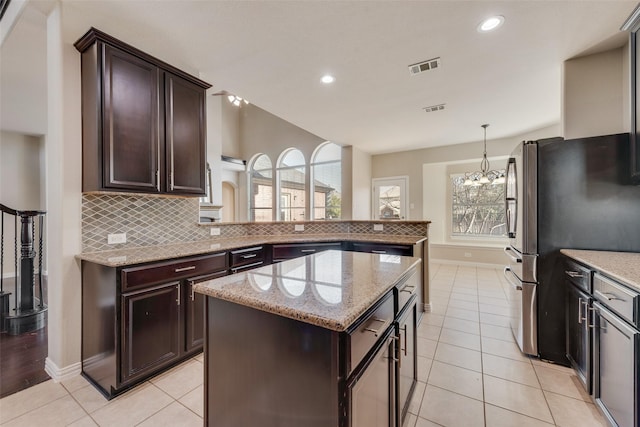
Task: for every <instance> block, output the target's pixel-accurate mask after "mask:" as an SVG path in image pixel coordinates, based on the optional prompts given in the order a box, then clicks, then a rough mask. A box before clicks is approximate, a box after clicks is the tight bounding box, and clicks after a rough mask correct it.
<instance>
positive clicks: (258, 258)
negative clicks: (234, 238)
mask: <svg viewBox="0 0 640 427" xmlns="http://www.w3.org/2000/svg"><path fill="white" fill-rule="evenodd" d="M257 262H264V246H254V247H251V248H245V249H238V250H236V251H231V268H232V269H233V268H236V267H240V266H242V265H247V264H255V263H257Z"/></svg>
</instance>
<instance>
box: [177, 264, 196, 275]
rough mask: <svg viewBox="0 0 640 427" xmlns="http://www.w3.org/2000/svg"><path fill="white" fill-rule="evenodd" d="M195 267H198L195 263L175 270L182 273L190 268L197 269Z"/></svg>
mask: <svg viewBox="0 0 640 427" xmlns="http://www.w3.org/2000/svg"><path fill="white" fill-rule="evenodd" d="M195 269H196V266H195V265H190V266H189V267H182V268H176V269H175V272H176V273H181V272H183V271H189V270H195Z"/></svg>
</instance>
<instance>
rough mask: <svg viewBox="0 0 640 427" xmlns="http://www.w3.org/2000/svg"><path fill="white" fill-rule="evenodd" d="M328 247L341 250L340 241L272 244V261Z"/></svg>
mask: <svg viewBox="0 0 640 427" xmlns="http://www.w3.org/2000/svg"><path fill="white" fill-rule="evenodd" d="M329 249H335V250H341V249H342V243H296V244H291V245H273V247H272V250H273V261H274V262H276V261H282V260H285V259H291V258H297V257H301V256H305V255H311V254H313V253H316V252H322V251H326V250H329Z"/></svg>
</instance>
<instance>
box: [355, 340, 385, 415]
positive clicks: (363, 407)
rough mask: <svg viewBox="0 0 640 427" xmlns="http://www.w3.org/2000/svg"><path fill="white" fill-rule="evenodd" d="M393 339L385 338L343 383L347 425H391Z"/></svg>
mask: <svg viewBox="0 0 640 427" xmlns="http://www.w3.org/2000/svg"><path fill="white" fill-rule="evenodd" d="M394 351H395V348H394V344H393V339H391V338H387V339H385V340H384V342H383V345H382V346H381V347H380V348H379V349H378V351H377V352H376V353H375V354H374V355H373V357H372V358H371V360H370V361H369V363H368V364H367V366H366V367H365V368H364V370H363V371H362V372H361V373H358V374H355V375H354V380H352V381H351V382H350V384H349V385H347V390H348V396H349V408H350V420H349V423H348V425H349V426H350V427H389V426H395V403H396V399H395V363H394V362H393V357H392V356H393V354H394Z"/></svg>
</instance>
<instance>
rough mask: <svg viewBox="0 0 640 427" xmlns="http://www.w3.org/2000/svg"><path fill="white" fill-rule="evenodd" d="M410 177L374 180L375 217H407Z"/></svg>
mask: <svg viewBox="0 0 640 427" xmlns="http://www.w3.org/2000/svg"><path fill="white" fill-rule="evenodd" d="M408 186H409V177H406V176H401V177H392V178H375V179H374V180H373V209H372V212H373V219H406V217H407V187H408Z"/></svg>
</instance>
